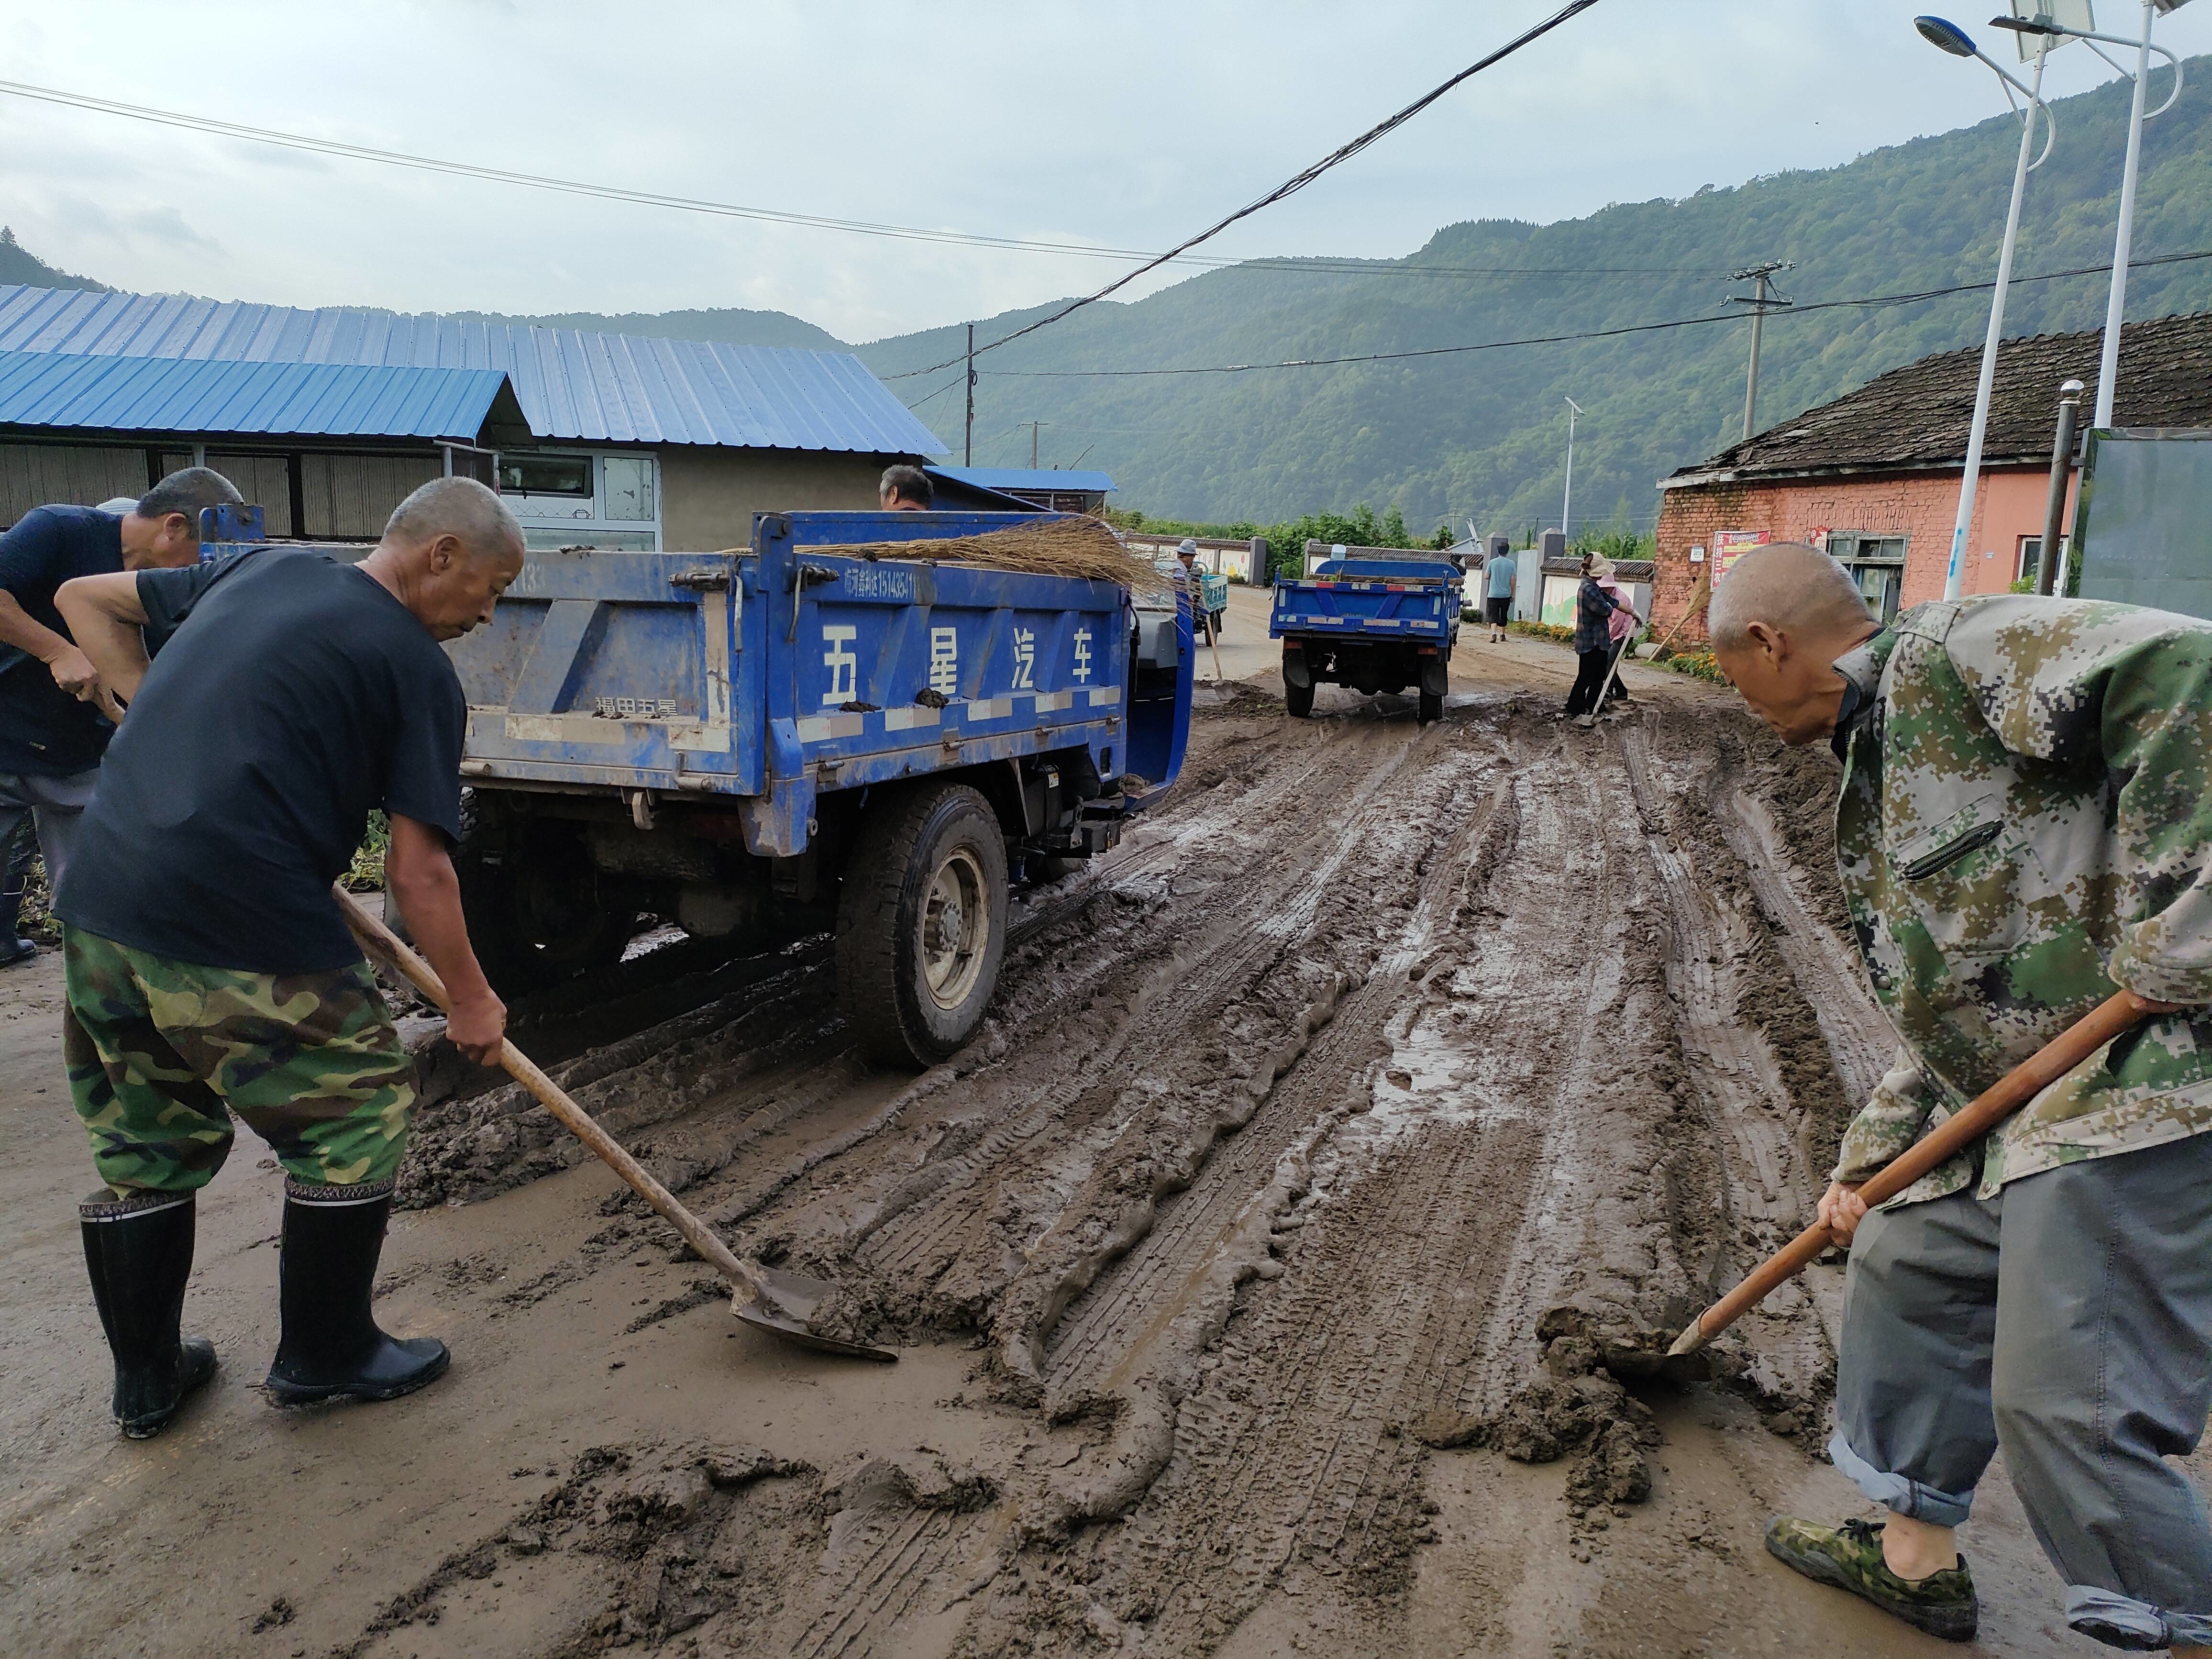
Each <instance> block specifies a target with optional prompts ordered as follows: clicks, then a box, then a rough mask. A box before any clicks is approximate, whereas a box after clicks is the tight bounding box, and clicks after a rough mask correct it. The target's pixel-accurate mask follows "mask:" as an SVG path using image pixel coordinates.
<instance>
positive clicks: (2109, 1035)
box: [1674, 991, 2166, 1354]
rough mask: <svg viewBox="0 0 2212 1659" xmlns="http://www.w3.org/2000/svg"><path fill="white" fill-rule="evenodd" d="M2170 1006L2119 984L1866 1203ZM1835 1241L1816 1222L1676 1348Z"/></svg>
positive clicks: (1713, 1328)
mask: <svg viewBox="0 0 2212 1659" xmlns="http://www.w3.org/2000/svg"><path fill="white" fill-rule="evenodd" d="M2165 1006H2166V1005H2165V1004H2163V1003H2156V1002H2153V1001H2151V1000H2149V999H2148V998H2147V997H2140V996H2137V995H2136V994H2135V993H2134V992H2133V991H2115V992H2114V993H2113V994H2112V995H2111V996H2109V997H2107V998H2106V999H2105V1000H2104V1001H2102V1002H2100V1003H2099V1004H2098V1005H2097V1006H2095V1007H2094V1008H2093V1009H2091V1010H2090V1011H2089V1012H2087V1014H2085V1015H2083V1016H2082V1017H2081V1018H2080V1019H2078V1020H2076V1021H2075V1023H2074V1024H2071V1025H2069V1026H2068V1027H2067V1028H2066V1029H2065V1030H2063V1031H2061V1032H2060V1033H2059V1034H2058V1035H2057V1036H2055V1037H2053V1038H2051V1041H2050V1042H2047V1043H2045V1044H2044V1046H2043V1047H2042V1048H2039V1049H2037V1050H2036V1051H2035V1052H2034V1053H2033V1054H2030V1055H2029V1056H2028V1057H2027V1059H2026V1060H2022V1061H2021V1063H2020V1064H2019V1065H2017V1066H2014V1067H2013V1068H2012V1070H2011V1071H2009V1072H2007V1073H2005V1074H2004V1076H2002V1078H2000V1079H1997V1081H1996V1083H1995V1084H1993V1085H1990V1087H1989V1088H1988V1089H1986V1090H1984V1091H1983V1092H1982V1093H1981V1094H1980V1095H1978V1096H1977V1097H1975V1098H1974V1100H1973V1101H1972V1103H1971V1104H1969V1105H1968V1106H1966V1109H1964V1110H1962V1111H1960V1112H1958V1113H1956V1114H1955V1115H1953V1116H1951V1117H1950V1118H1948V1119H1947V1120H1945V1121H1944V1122H1943V1124H1942V1127H1939V1128H1937V1129H1936V1131H1935V1132H1934V1133H1932V1134H1929V1135H1926V1136H1924V1137H1923V1138H1922V1139H1919V1140H1917V1141H1915V1142H1914V1143H1913V1144H1912V1145H1911V1146H1910V1147H1908V1148H1907V1149H1906V1150H1905V1152H1902V1153H1900V1154H1899V1156H1898V1157H1896V1158H1893V1159H1892V1160H1891V1161H1890V1162H1889V1163H1888V1164H1885V1165H1884V1166H1883V1167H1882V1169H1881V1173H1880V1174H1878V1175H1875V1176H1873V1177H1871V1178H1870V1179H1869V1181H1868V1182H1866V1183H1865V1184H1864V1185H1863V1186H1862V1187H1861V1188H1859V1189H1858V1194H1859V1197H1860V1198H1861V1199H1863V1200H1864V1201H1865V1203H1866V1206H1867V1207H1868V1208H1869V1209H1872V1208H1874V1206H1875V1205H1877V1204H1881V1203H1884V1202H1886V1201H1887V1200H1890V1199H1893V1198H1895V1197H1896V1196H1897V1195H1898V1194H1899V1193H1901V1192H1903V1191H1904V1190H1905V1188H1907V1187H1910V1186H1911V1184H1912V1183H1913V1182H1916V1181H1917V1180H1919V1179H1920V1177H1921V1176H1924V1175H1926V1174H1927V1173H1928V1172H1929V1170H1932V1169H1934V1168H1936V1165H1938V1164H1942V1162H1944V1161H1945V1160H1946V1159H1947V1158H1951V1157H1953V1156H1954V1155H1955V1154H1957V1153H1959V1152H1963V1151H1965V1150H1966V1148H1967V1147H1969V1146H1972V1145H1973V1144H1974V1142H1976V1141H1977V1140H1979V1139H1981V1138H1982V1137H1983V1136H1984V1135H1985V1134H1987V1133H1989V1132H1990V1130H1991V1129H1994V1128H1995V1127H1996V1126H1997V1125H1998V1124H1999V1123H2001V1122H2002V1121H2004V1120H2005V1119H2006V1118H2008V1117H2009V1116H2011V1115H2012V1114H2013V1113H2015V1112H2016V1111H2018V1110H2019V1109H2021V1107H2022V1106H2025V1105H2027V1103H2028V1102H2029V1101H2031V1100H2033V1099H2034V1098H2035V1097H2036V1096H2038V1095H2039V1094H2041V1093H2042V1092H2043V1091H2045V1089H2048V1088H2049V1087H2050V1086H2051V1085H2052V1084H2054V1083H2056V1082H2057V1081H2058V1079H2060V1078H2062V1077H2064V1076H2065V1075H2066V1074H2067V1073H2069V1072H2070V1071H2072V1070H2073V1069H2074V1068H2075V1066H2079V1065H2080V1064H2081V1062H2082V1061H2083V1060H2087V1059H2088V1058H2089V1056H2090V1055H2092V1054H2095V1053H2096V1052H2097V1050H2098V1049H2100V1048H2103V1047H2104V1046H2105V1045H2106V1043H2108V1042H2111V1041H2112V1039H2113V1038H2114V1037H2116V1036H2119V1035H2120V1033H2122V1032H2123V1031H2125V1030H2128V1029H2129V1028H2130V1027H2131V1026H2133V1025H2134V1024H2136V1021H2138V1020H2140V1019H2142V1018H2143V1016H2144V1015H2146V1014H2148V1013H2151V1012H2155V1011H2157V1010H2159V1009H2161V1008H2163V1007H2165ZM1833 1242H1834V1240H1833V1239H1832V1237H1830V1236H1829V1232H1828V1230H1827V1228H1826V1226H1824V1225H1822V1224H1820V1222H1817V1221H1816V1222H1814V1224H1813V1225H1811V1226H1809V1227H1808V1228H1807V1229H1805V1231H1803V1232H1802V1233H1800V1234H1798V1235H1797V1237H1795V1238H1793V1239H1791V1240H1790V1243H1787V1244H1785V1245H1784V1246H1783V1248H1782V1249H1779V1250H1778V1251H1776V1252H1775V1253H1774V1254H1773V1255H1771V1256H1769V1257H1768V1258H1767V1259H1766V1260H1765V1261H1763V1262H1761V1263H1760V1264H1759V1267H1757V1268H1755V1269H1753V1272H1752V1273H1749V1274H1748V1275H1747V1276H1746V1277H1745V1279H1744V1280H1743V1282H1742V1283H1741V1284H1740V1285H1737V1286H1736V1287H1735V1289H1734V1290H1732V1291H1729V1293H1728V1294H1727V1295H1726V1296H1724V1297H1722V1298H1721V1299H1720V1300H1719V1301H1717V1302H1716V1303H1714V1304H1713V1305H1712V1306H1711V1307H1710V1308H1708V1309H1706V1310H1705V1312H1703V1313H1701V1314H1699V1316H1698V1317H1697V1319H1696V1320H1695V1321H1694V1322H1692V1324H1691V1326H1690V1328H1688V1329H1687V1330H1686V1331H1684V1332H1683V1333H1682V1334H1681V1337H1680V1340H1677V1341H1676V1342H1675V1344H1674V1352H1676V1353H1678V1354H1680V1353H1692V1352H1695V1351H1696V1350H1697V1349H1699V1348H1701V1347H1703V1346H1705V1344H1706V1343H1708V1342H1710V1341H1711V1340H1713V1338H1715V1337H1717V1336H1718V1335H1719V1334H1721V1333H1722V1332H1723V1331H1724V1330H1726V1329H1727V1328H1729V1326H1730V1325H1733V1324H1734V1323H1735V1322H1736V1321H1737V1320H1739V1319H1741V1317H1742V1316H1744V1315H1745V1314H1747V1313H1749V1312H1750V1311H1751V1310H1753V1308H1755V1307H1757V1306H1758V1305H1759V1304H1760V1303H1761V1302H1763V1301H1765V1299H1766V1297H1767V1296H1768V1294H1769V1293H1770V1292H1771V1291H1773V1290H1774V1288H1775V1287H1776V1286H1777V1285H1780V1284H1782V1283H1783V1281H1784V1280H1785V1279H1794V1278H1796V1275H1797V1274H1798V1273H1801V1272H1802V1271H1803V1270H1804V1268H1805V1267H1807V1266H1808V1264H1809V1263H1810V1262H1812V1261H1814V1258H1815V1257H1817V1256H1818V1255H1820V1252H1821V1251H1823V1250H1825V1249H1827V1248H1828V1246H1829V1245H1830V1244H1831V1243H1833Z"/></svg>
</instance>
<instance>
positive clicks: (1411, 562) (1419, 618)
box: [1267, 550, 1461, 726]
mask: <svg viewBox="0 0 2212 1659" xmlns="http://www.w3.org/2000/svg"><path fill="white" fill-rule="evenodd" d="M1460 588H1461V573H1460V568H1459V566H1458V565H1457V564H1456V563H1455V562H1454V561H1453V560H1452V559H1451V558H1449V556H1446V555H1444V554H1442V553H1424V552H1421V551H1419V550H1413V551H1409V552H1407V553H1406V554H1405V555H1404V556H1399V557H1391V558H1387V559H1376V558H1359V559H1353V558H1345V559H1328V560H1324V561H1322V562H1320V563H1319V564H1317V565H1316V567H1315V568H1314V570H1313V572H1312V574H1310V575H1306V576H1285V577H1282V578H1280V579H1279V580H1277V581H1276V583H1275V604H1274V609H1273V612H1272V613H1271V614H1270V615H1269V617H1268V618H1267V636H1268V637H1269V638H1270V639H1279V640H1280V641H1282V642H1283V703H1284V706H1285V708H1287V709H1288V710H1289V711H1290V713H1291V714H1293V715H1295V716H1297V717H1299V718H1304V716H1306V715H1308V714H1312V713H1313V702H1314V687H1316V685H1319V684H1324V683H1333V684H1338V685H1349V686H1352V687H1354V688H1356V689H1357V690H1361V691H1364V692H1366V693H1368V694H1369V695H1370V696H1373V695H1374V694H1375V693H1376V692H1381V691H1388V692H1392V693H1396V692H1401V691H1403V690H1405V689H1406V688H1407V686H1409V685H1418V686H1419V688H1420V708H1419V714H1418V718H1419V720H1420V722H1421V724H1422V725H1424V726H1426V725H1427V724H1428V723H1429V722H1430V721H1431V720H1441V719H1443V712H1444V692H1445V690H1447V688H1448V687H1449V675H1450V669H1451V653H1452V647H1453V646H1454V645H1455V644H1457V643H1458V641H1459V623H1460Z"/></svg>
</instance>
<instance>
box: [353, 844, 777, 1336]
mask: <svg viewBox="0 0 2212 1659" xmlns="http://www.w3.org/2000/svg"><path fill="white" fill-rule="evenodd" d="M331 895H332V896H333V897H335V898H336V899H337V902H338V910H339V912H340V914H342V915H343V916H344V917H345V922H346V926H347V927H349V928H351V929H352V930H353V935H354V937H355V938H356V939H358V940H359V941H360V942H361V947H362V950H364V951H368V954H369V955H370V956H371V957H374V959H375V960H376V961H377V962H379V963H382V964H383V965H384V966H386V967H387V968H390V969H392V971H393V972H395V973H397V974H399V975H402V976H403V977H404V978H405V979H406V981H407V982H408V983H409V984H410V985H412V986H413V987H415V988H416V990H418V991H420V992H421V993H422V994H423V995H424V996H426V997H428V998H429V1000H431V1001H432V1002H435V1004H437V1005H438V1006H439V1007H440V1008H441V1009H444V1010H445V1011H446V1012H448V1013H450V1012H452V1011H453V1003H452V1000H450V999H449V998H448V997H447V995H446V985H445V981H443V980H441V979H440V978H439V977H438V972H437V969H435V968H433V967H431V966H430V964H429V963H427V962H425V961H423V960H422V957H420V956H419V955H417V954H416V951H415V950H414V948H413V947H412V946H410V945H408V944H407V942H406V941H405V940H404V939H401V938H400V937H399V935H398V934H397V933H393V932H392V930H391V929H390V928H389V927H386V926H385V925H384V921H383V919H382V918H381V917H379V916H374V915H370V914H369V912H368V908H366V907H365V906H363V905H362V902H361V901H360V900H359V899H357V898H356V897H355V896H353V895H352V894H351V893H349V892H347V891H346V890H345V889H344V888H343V887H336V886H334V887H332V888H331ZM499 1063H500V1064H501V1066H504V1067H506V1068H507V1073H508V1075H509V1076H511V1077H513V1079H514V1080H515V1081H516V1082H517V1083H520V1085H522V1086H523V1087H524V1088H526V1089H527V1090H529V1091H530V1092H531V1093H532V1094H533V1095H535V1096H536V1097H538V1103H539V1104H540V1105H542V1106H543V1107H544V1108H545V1109H546V1110H547V1111H549V1112H550V1113H552V1114H553V1115H554V1116H555V1117H556V1118H558V1119H559V1120H560V1121H561V1123H562V1127H564V1128H566V1129H567V1130H568V1133H571V1134H573V1135H574V1136H575V1137H576V1139H579V1140H580V1141H582V1142H583V1143H584V1145H585V1146H588V1147H590V1148H591V1149H592V1152H593V1153H595V1154H596V1155H597V1156H598V1157H599V1160H600V1161H601V1162H602V1163H604V1164H606V1166H607V1167H608V1168H609V1169H611V1170H613V1171H614V1172H615V1173H616V1174H617V1175H618V1176H621V1177H622V1178H623V1180H624V1181H626V1182H629V1185H630V1187H631V1188H632V1189H633V1190H634V1191H635V1192H636V1193H637V1194H638V1195H639V1196H640V1197H641V1198H643V1199H644V1200H645V1201H646V1202H647V1203H648V1204H650V1205H652V1206H653V1208H654V1209H655V1210H658V1211H659V1212H660V1214H661V1216H662V1218H664V1219H665V1220H666V1221H667V1223H668V1224H669V1225H671V1227H673V1228H675V1229H676V1231H678V1232H679V1233H681V1234H683V1235H684V1243H687V1244H689V1245H690V1247H691V1248H692V1249H695V1250H696V1251H697V1252H698V1253H699V1254H700V1255H701V1256H702V1257H703V1258H705V1259H706V1260H707V1261H709V1262H711V1263H713V1264H714V1267H717V1268H719V1269H720V1271H721V1273H722V1276H723V1277H724V1278H725V1279H728V1280H729V1281H730V1282H731V1284H732V1285H736V1286H738V1288H739V1289H740V1290H741V1291H742V1292H743V1293H744V1295H745V1298H746V1300H748V1301H757V1300H760V1299H762V1297H763V1295H764V1293H765V1287H764V1286H763V1285H762V1284H761V1283H760V1281H759V1279H758V1278H757V1275H756V1273H755V1272H754V1270H753V1268H752V1267H751V1265H750V1263H749V1262H747V1261H744V1260H743V1259H742V1258H740V1257H739V1256H738V1255H737V1254H736V1253H735V1252H734V1251H732V1249H730V1247H729V1246H728V1245H726V1244H725V1243H722V1241H721V1240H720V1238H718V1237H715V1236H714V1233H713V1232H711V1231H708V1227H707V1225H706V1223H704V1222H702V1221H701V1220H700V1219H699V1218H698V1217H696V1216H695V1215H693V1214H692V1213H691V1212H690V1211H689V1210H687V1209H686V1208H684V1206H683V1204H682V1203H681V1202H679V1201H678V1199H677V1197H676V1194H673V1193H671V1192H670V1191H669V1190H668V1188H665V1187H664V1186H662V1185H661V1184H660V1183H659V1182H658V1181H655V1180H654V1179H653V1174H652V1172H651V1171H650V1170H647V1168H646V1167H645V1165H643V1164H640V1163H639V1162H638V1161H637V1160H636V1159H635V1158H632V1157H631V1156H630V1155H629V1152H626V1151H624V1150H623V1147H622V1146H621V1144H620V1143H619V1142H617V1140H616V1139H615V1138H614V1137H613V1136H612V1135H610V1134H609V1133H607V1132H606V1131H605V1129H602V1128H601V1127H599V1123H598V1122H597V1121H595V1120H594V1119H593V1118H592V1115H591V1114H590V1113H589V1112H587V1111H586V1110H585V1109H583V1108H582V1107H580V1106H579V1105H578V1104H576V1103H575V1102H574V1101H573V1100H571V1099H569V1098H568V1092H567V1091H565V1090H563V1089H562V1087H561V1085H559V1084H557V1083H556V1082H554V1080H553V1079H551V1078H550V1077H548V1076H546V1075H545V1073H544V1072H542V1071H540V1070H539V1069H538V1063H537V1062H536V1061H535V1060H532V1059H531V1058H530V1056H529V1055H527V1054H524V1053H523V1052H522V1050H521V1049H520V1048H516V1047H515V1046H514V1044H513V1043H512V1042H507V1041H506V1040H505V1039H501V1043H500V1050H499ZM768 1299H769V1300H771V1301H773V1300H774V1298H773V1297H769V1298H768Z"/></svg>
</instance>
